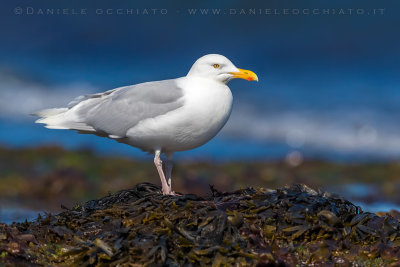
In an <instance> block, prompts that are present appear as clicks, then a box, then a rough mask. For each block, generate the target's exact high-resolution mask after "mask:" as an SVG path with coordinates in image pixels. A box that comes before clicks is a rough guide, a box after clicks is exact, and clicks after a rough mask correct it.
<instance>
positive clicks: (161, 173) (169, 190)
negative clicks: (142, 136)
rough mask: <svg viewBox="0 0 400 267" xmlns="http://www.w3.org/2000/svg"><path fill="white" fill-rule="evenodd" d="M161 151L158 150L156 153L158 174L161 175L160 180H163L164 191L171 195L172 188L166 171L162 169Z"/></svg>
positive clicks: (155, 159)
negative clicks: (166, 177)
mask: <svg viewBox="0 0 400 267" xmlns="http://www.w3.org/2000/svg"><path fill="white" fill-rule="evenodd" d="M160 155H161V151H160V150H156V151H155V153H154V164H155V165H156V168H157V171H158V175H160V180H161V186H162V192H163V194H164V195H171V189H170V187H169V185H168V184H167V181H166V179H165V175H164V172H163V170H162V161H161V159H160Z"/></svg>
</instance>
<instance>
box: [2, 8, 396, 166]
mask: <svg viewBox="0 0 400 267" xmlns="http://www.w3.org/2000/svg"><path fill="white" fill-rule="evenodd" d="M1 5H2V8H1V10H0V22H1V23H0V25H1V26H0V37H1V39H2V41H1V42H0V144H1V145H4V146H12V147H21V146H40V145H43V144H47V143H52V144H54V143H56V144H60V145H62V146H64V147H67V148H77V147H82V146H83V147H91V148H93V149H95V150H96V151H99V152H101V153H105V154H110V153H116V154H121V153H122V154H129V155H132V156H134V157H144V156H145V155H144V154H142V153H141V152H140V151H138V150H135V149H130V148H129V147H127V146H125V145H122V144H117V143H115V142H113V141H112V140H105V139H100V138H99V137H94V136H87V135H78V134H76V133H73V132H67V131H55V130H47V129H45V128H43V127H42V126H41V125H36V124H34V120H35V119H34V118H33V117H31V116H29V115H28V114H29V113H31V112H34V111H37V110H39V109H42V108H50V107H60V106H64V105H66V104H67V103H68V102H69V101H70V100H72V99H73V98H75V97H76V96H78V95H82V94H89V93H94V92H100V91H104V90H108V89H112V88H115V87H119V86H124V85H129V84H135V83H139V82H145V81H152V80H161V79H168V78H174V77H179V76H184V75H186V73H187V72H188V70H189V68H190V66H191V65H192V64H193V62H194V61H195V60H196V59H197V58H198V57H200V56H202V55H204V54H207V53H221V54H223V55H225V56H227V57H228V58H230V59H231V60H232V61H233V63H234V64H236V65H237V66H238V67H240V68H245V69H250V70H253V71H254V72H256V73H257V74H258V76H259V78H260V82H259V83H249V82H246V81H242V80H240V81H237V80H234V81H232V82H231V83H230V87H231V89H232V91H233V95H234V99H235V100H234V101H235V102H234V108H233V113H232V116H231V118H230V120H229V122H228V123H227V125H226V126H225V128H224V129H223V131H222V132H221V133H220V134H219V135H218V136H217V138H215V139H214V140H212V141H211V142H210V143H209V144H207V145H205V146H203V147H201V148H199V149H196V150H193V151H189V152H185V153H178V157H180V154H181V155H182V156H181V157H195V158H208V159H209V158H211V159H216V160H230V159H253V158H257V159H283V158H287V157H290V155H293V153H297V154H296V155H298V156H299V155H300V157H306V158H322V159H329V160H345V161H352V160H354V161H358V160H393V159H399V158H400V126H399V125H400V124H399V123H398V121H399V115H400V105H399V103H400V90H399V89H400V88H399V84H400V83H399V82H400V75H399V73H400V63H399V62H400V50H399V47H400V35H399V34H397V33H396V31H398V30H397V27H394V25H399V24H400V17H399V16H398V15H397V14H398V11H399V9H400V4H399V2H398V1H382V2H379V4H377V3H376V2H374V1H352V3H348V1H336V2H335V3H324V2H322V1H305V2H304V1H301V2H297V3H285V2H281V1H274V2H272V1H271V2H268V3H266V2H263V1H252V2H246V3H244V2H243V1H221V2H219V3H218V4H216V3H214V2H213V1H202V3H201V4H200V3H197V4H193V3H192V4H191V3H184V4H183V3H181V2H179V4H178V2H175V3H174V2H169V3H168V4H166V3H165V2H164V1H150V2H145V1H141V2H136V3H135V2H132V1H116V2H114V3H113V5H112V6H110V5H109V4H108V2H107V1H96V2H95V3H94V2H88V1H87V2H85V1H83V2H80V3H79V4H78V3H73V2H67V1H60V2H57V3H55V2H54V1H35V2H34V3H33V2H31V1H20V2H19V3H18V6H19V7H21V8H22V10H23V12H25V13H26V10H27V8H32V9H33V10H36V11H37V10H38V9H39V8H52V9H57V8H66V9H68V10H72V9H79V8H85V9H87V14H86V15H71V14H69V15H38V14H37V12H36V13H34V14H31V15H29V14H25V13H23V14H20V15H16V14H15V12H13V10H14V8H15V7H16V3H15V2H14V1H10V0H6V1H4V2H2V4H1ZM151 7H157V8H164V9H167V11H168V13H167V14H166V15H160V14H158V15H148V16H146V15H118V14H111V15H98V14H96V12H95V10H97V9H102V10H105V9H106V8H112V9H117V8H122V9H124V10H125V9H127V8H140V9H142V10H143V9H146V8H151ZM193 8H196V9H200V8H202V9H212V8H218V9H221V10H222V11H229V10H231V9H235V10H241V9H244V10H248V9H249V8H257V9H265V8H273V9H283V8H289V9H296V8H297V9H302V8H320V9H323V8H328V9H331V10H333V9H336V10H339V9H345V10H348V9H351V8H362V9H363V10H364V11H365V14H364V15H354V14H353V15H343V16H339V15H333V14H330V15H287V16H284V15H268V16H267V15H249V14H247V15H229V12H228V14H226V13H224V12H222V13H221V15H210V14H208V15H201V14H197V15H190V14H188V12H187V10H188V9H193ZM376 8H384V13H383V14H381V15H367V14H366V13H367V12H369V11H371V10H373V9H376ZM5 25H8V26H5ZM291 153H292V154H291Z"/></svg>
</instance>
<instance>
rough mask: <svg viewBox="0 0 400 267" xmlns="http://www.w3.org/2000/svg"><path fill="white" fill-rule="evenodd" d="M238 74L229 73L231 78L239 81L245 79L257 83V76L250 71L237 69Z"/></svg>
mask: <svg viewBox="0 0 400 267" xmlns="http://www.w3.org/2000/svg"><path fill="white" fill-rule="evenodd" d="M238 70H239V72H230V74H232V75H233V78H240V79H245V80H248V81H257V82H258V77H257V75H256V74H255V73H254V72H252V71H251V70H242V69H238Z"/></svg>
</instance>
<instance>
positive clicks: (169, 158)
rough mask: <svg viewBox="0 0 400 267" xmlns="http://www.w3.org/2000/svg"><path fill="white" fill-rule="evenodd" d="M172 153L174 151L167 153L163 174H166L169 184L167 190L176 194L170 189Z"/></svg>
mask: <svg viewBox="0 0 400 267" xmlns="http://www.w3.org/2000/svg"><path fill="white" fill-rule="evenodd" d="M173 155H174V153H168V154H167V160H166V162H165V175H166V180H167V183H168V186H169V190H170V193H171V195H176V196H177V194H176V193H175V192H174V191H172V184H171V183H172V166H173V162H172V156H173Z"/></svg>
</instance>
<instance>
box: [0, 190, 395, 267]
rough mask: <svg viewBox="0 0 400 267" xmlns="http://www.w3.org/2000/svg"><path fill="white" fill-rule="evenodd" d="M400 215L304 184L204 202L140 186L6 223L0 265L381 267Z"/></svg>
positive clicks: (390, 259)
mask: <svg viewBox="0 0 400 267" xmlns="http://www.w3.org/2000/svg"><path fill="white" fill-rule="evenodd" d="M399 230H400V221H399V216H398V214H396V213H390V214H379V216H378V215H376V214H373V213H368V212H363V211H362V210H361V208H360V207H357V206H355V205H354V204H352V203H351V202H349V201H347V200H345V199H343V198H341V197H339V196H335V195H332V194H329V193H325V192H319V191H315V190H313V189H311V188H309V187H307V186H305V185H302V184H297V185H293V186H290V187H284V188H279V189H277V190H271V189H266V188H261V187H260V188H247V189H241V190H237V191H234V192H220V191H218V190H217V189H215V188H214V187H211V194H210V196H208V197H199V196H196V195H191V194H187V195H182V196H164V195H162V194H161V190H160V187H158V186H156V185H153V184H150V183H141V184H138V185H136V186H135V187H133V188H132V189H129V190H122V191H119V192H117V193H115V194H111V195H108V196H106V197H104V198H101V199H97V200H92V201H88V202H86V203H84V204H82V205H76V206H75V207H73V208H66V207H64V211H63V212H61V213H59V214H55V215H53V214H46V215H45V216H39V217H38V218H37V219H36V220H34V221H32V222H24V223H13V224H11V225H6V224H2V225H0V265H1V263H3V264H6V265H7V264H10V265H11V264H18V265H27V266H35V265H54V266H57V265H60V266H65V265H68V266H128V265H129V266H232V265H235V266H308V265H310V264H313V265H315V266H326V265H328V266H333V265H341V266H384V265H390V264H392V265H396V264H399V263H400V262H399V258H400V231H399Z"/></svg>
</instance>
